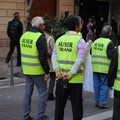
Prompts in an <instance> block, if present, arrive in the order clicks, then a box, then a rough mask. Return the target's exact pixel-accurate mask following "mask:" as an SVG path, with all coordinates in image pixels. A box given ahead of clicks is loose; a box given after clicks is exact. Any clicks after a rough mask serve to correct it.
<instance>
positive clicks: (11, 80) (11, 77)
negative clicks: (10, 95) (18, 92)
mask: <svg viewBox="0 0 120 120" xmlns="http://www.w3.org/2000/svg"><path fill="white" fill-rule="evenodd" d="M13 85H14V81H13V57H11V60H10V86H13Z"/></svg>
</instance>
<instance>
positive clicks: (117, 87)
mask: <svg viewBox="0 0 120 120" xmlns="http://www.w3.org/2000/svg"><path fill="white" fill-rule="evenodd" d="M119 61H120V46H118V70H117V77H116V79H115V82H114V89H115V90H117V91H120V62H119Z"/></svg>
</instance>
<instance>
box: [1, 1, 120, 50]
mask: <svg viewBox="0 0 120 120" xmlns="http://www.w3.org/2000/svg"><path fill="white" fill-rule="evenodd" d="M49 1H50V2H49V3H48V0H44V1H43V0H34V2H33V6H32V8H31V16H32V17H34V16H36V15H43V14H42V13H44V14H45V13H49V14H50V15H51V16H57V17H58V18H62V17H64V12H65V11H69V13H70V15H73V14H75V15H78V14H79V13H80V10H81V7H82V6H81V5H82V4H81V2H82V1H84V0H49ZM39 3H40V4H39ZM37 5H39V6H37ZM40 5H41V6H40ZM51 6H52V7H51ZM41 9H42V10H41ZM16 11H18V12H20V14H21V18H22V19H21V21H22V23H23V25H24V20H25V14H26V13H25V11H26V3H25V0H0V49H2V48H3V47H4V48H6V47H9V38H8V36H7V33H6V30H7V24H8V21H10V20H12V19H13V13H14V12H16ZM112 14H114V15H115V16H116V18H117V22H118V25H119V26H120V21H119V20H120V4H118V3H114V4H112ZM24 29H25V28H24Z"/></svg>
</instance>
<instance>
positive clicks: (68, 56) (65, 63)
mask: <svg viewBox="0 0 120 120" xmlns="http://www.w3.org/2000/svg"><path fill="white" fill-rule="evenodd" d="M80 39H81V37H80V35H79V34H78V35H69V34H65V35H63V36H61V37H60V38H58V40H57V41H56V51H57V55H58V62H59V68H60V71H61V72H62V75H64V74H65V73H67V72H70V70H71V68H72V67H73V65H74V63H75V61H76V59H77V57H78V55H77V45H78V42H79V41H80ZM82 82H83V65H81V66H80V67H79V70H78V73H77V74H75V75H74V76H73V77H72V78H71V79H70V80H69V83H82Z"/></svg>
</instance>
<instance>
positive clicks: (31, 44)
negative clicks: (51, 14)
mask: <svg viewBox="0 0 120 120" xmlns="http://www.w3.org/2000/svg"><path fill="white" fill-rule="evenodd" d="M40 36H41V33H39V32H37V33H33V32H26V33H24V34H23V35H22V37H21V39H20V48H21V63H22V69H23V73H24V74H26V75H41V74H44V73H45V72H44V70H43V68H42V66H41V64H40V60H39V58H38V55H39V53H38V50H37V47H36V42H37V40H38V38H39V37H40Z"/></svg>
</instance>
